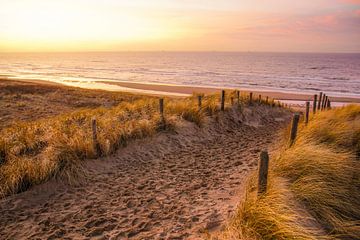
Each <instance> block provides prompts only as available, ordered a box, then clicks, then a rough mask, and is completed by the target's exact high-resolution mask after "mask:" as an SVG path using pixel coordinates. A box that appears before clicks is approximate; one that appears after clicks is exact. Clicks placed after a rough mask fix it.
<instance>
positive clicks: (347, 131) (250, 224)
mask: <svg viewBox="0 0 360 240" xmlns="http://www.w3.org/2000/svg"><path fill="white" fill-rule="evenodd" d="M359 143H360V106H355V105H351V106H347V107H344V108H339V109H334V110H330V111H326V112H321V113H320V114H317V115H315V116H313V118H312V119H311V121H310V123H309V125H308V126H305V125H301V126H300V131H299V133H298V139H297V140H296V142H295V144H294V145H293V146H292V147H291V148H287V149H284V150H283V151H282V152H281V153H280V154H279V156H278V157H277V158H273V159H271V162H270V170H269V184H268V192H267V193H266V194H265V195H263V196H261V197H257V196H256V192H257V186H256V177H257V176H256V175H254V176H252V178H251V179H250V180H249V183H248V188H247V193H246V197H245V200H244V201H243V202H242V203H241V205H240V207H239V209H238V212H237V214H236V216H235V217H234V219H233V221H232V222H231V224H230V225H229V227H228V229H227V231H225V233H224V238H230V239H358V238H359V236H360V151H359V149H360V148H359V146H360V145H359ZM286 144H287V143H286V142H284V145H286Z"/></svg>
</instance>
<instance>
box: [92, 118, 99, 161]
mask: <svg viewBox="0 0 360 240" xmlns="http://www.w3.org/2000/svg"><path fill="white" fill-rule="evenodd" d="M91 129H92V140H93V149H94V153H95V157H98V156H100V150H101V149H100V144H99V142H98V139H97V128H96V118H92V119H91Z"/></svg>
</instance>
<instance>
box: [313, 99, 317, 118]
mask: <svg viewBox="0 0 360 240" xmlns="http://www.w3.org/2000/svg"><path fill="white" fill-rule="evenodd" d="M316 100H317V95H316V94H315V95H314V102H313V114H315V113H316Z"/></svg>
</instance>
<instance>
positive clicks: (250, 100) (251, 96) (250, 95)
mask: <svg viewBox="0 0 360 240" xmlns="http://www.w3.org/2000/svg"><path fill="white" fill-rule="evenodd" d="M252 99H253V93H252V92H251V93H250V94H249V103H250V105H251V104H252Z"/></svg>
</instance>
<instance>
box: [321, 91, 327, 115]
mask: <svg viewBox="0 0 360 240" xmlns="http://www.w3.org/2000/svg"><path fill="white" fill-rule="evenodd" d="M326 97H327V96H326V94H324V95H323V99H322V101H321V111H322V110H324V105H325V100H326Z"/></svg>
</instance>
